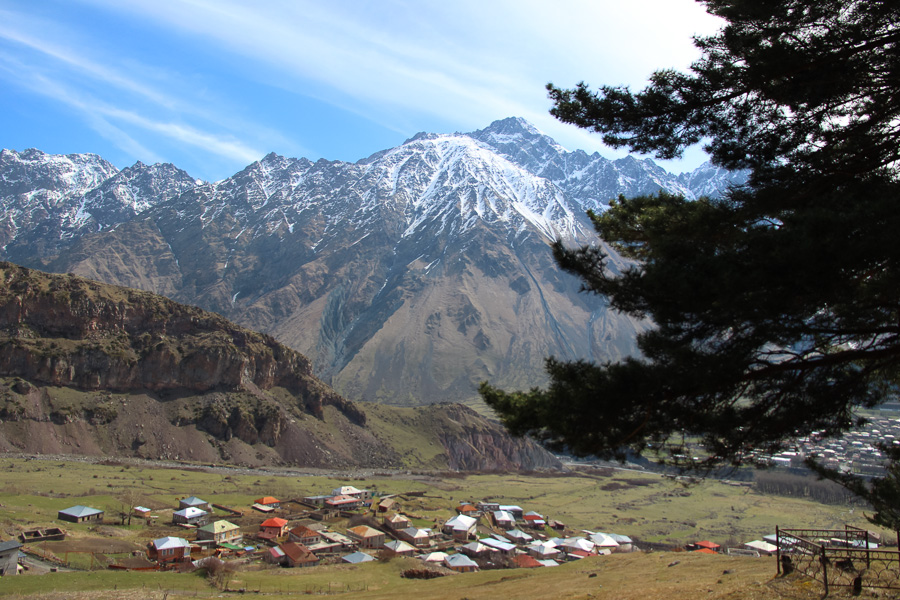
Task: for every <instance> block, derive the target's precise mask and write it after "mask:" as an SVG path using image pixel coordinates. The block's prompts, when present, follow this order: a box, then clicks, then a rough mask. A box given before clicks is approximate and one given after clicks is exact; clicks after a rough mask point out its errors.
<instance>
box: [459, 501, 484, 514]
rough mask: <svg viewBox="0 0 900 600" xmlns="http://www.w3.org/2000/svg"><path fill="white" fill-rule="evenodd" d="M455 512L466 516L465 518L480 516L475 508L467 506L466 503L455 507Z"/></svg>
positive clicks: (479, 512)
mask: <svg viewBox="0 0 900 600" xmlns="http://www.w3.org/2000/svg"><path fill="white" fill-rule="evenodd" d="M456 512H457V513H458V514H461V515H466V516H467V517H479V516H481V511H479V510H478V509H477V508H475V507H474V506H472V505H471V504H469V503H468V502H464V503H463V504H460V505H459V506H457V507H456Z"/></svg>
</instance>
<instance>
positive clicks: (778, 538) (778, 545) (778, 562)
mask: <svg viewBox="0 0 900 600" xmlns="http://www.w3.org/2000/svg"><path fill="white" fill-rule="evenodd" d="M775 559H776V560H775V564H776V565H777V567H776V568H777V570H776V571H775V574H776V575H781V534H780V533H779V531H778V525H776V526H775Z"/></svg>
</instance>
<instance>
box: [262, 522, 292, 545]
mask: <svg viewBox="0 0 900 600" xmlns="http://www.w3.org/2000/svg"><path fill="white" fill-rule="evenodd" d="M287 524H288V522H287V521H286V520H285V519H281V518H278V517H272V518H271V519H266V520H265V521H263V522H262V523H260V524H259V533H257V534H256V537H258V538H259V539H262V540H267V541H272V540H274V539H275V538H280V537H281V536H283V535H284V532H285V531H286V530H287Z"/></svg>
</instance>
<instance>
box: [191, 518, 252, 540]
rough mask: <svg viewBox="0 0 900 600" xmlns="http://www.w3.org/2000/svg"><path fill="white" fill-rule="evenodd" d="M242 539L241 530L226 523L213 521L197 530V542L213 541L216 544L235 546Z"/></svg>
mask: <svg viewBox="0 0 900 600" xmlns="http://www.w3.org/2000/svg"><path fill="white" fill-rule="evenodd" d="M242 537H244V536H243V534H242V533H241V528H240V527H238V526H237V525H235V524H234V523H229V522H228V521H223V520H219V521H214V522H212V523H210V524H208V525H204V526H203V527H201V528H199V529H198V530H197V541H205V540H209V541H213V542H215V543H217V544H223V543H224V544H237V543H238V542H240V541H241V538H242Z"/></svg>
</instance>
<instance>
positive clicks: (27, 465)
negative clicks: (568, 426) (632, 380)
mask: <svg viewBox="0 0 900 600" xmlns="http://www.w3.org/2000/svg"><path fill="white" fill-rule="evenodd" d="M347 483H349V484H352V485H355V486H357V487H361V488H363V487H364V488H370V489H376V490H378V492H380V493H382V494H386V493H394V494H408V493H410V492H417V493H420V494H422V495H421V496H409V495H407V496H406V497H405V499H404V500H403V501H402V506H403V510H404V511H405V512H407V513H408V514H411V515H413V516H414V517H415V519H414V521H415V522H416V524H418V525H420V526H431V525H433V524H434V523H435V522H440V521H443V520H444V519H446V518H448V517H449V516H451V515H453V514H455V511H454V510H453V509H454V508H455V506H457V505H458V504H459V503H460V502H461V501H464V500H473V501H477V500H482V499H493V500H495V501H498V502H500V503H505V504H518V505H519V506H521V507H522V508H524V509H525V510H526V511H528V510H536V511H538V512H541V513H542V514H545V515H546V516H548V517H550V518H553V519H558V520H561V521H563V522H565V523H566V524H567V525H568V526H569V528H570V529H572V530H575V531H578V530H580V529H591V530H595V531H607V532H615V533H621V534H625V535H629V536H631V537H633V538H636V539H638V540H640V541H641V542H645V543H646V542H653V543H656V544H666V545H669V546H671V547H672V548H675V547H678V546H681V545H683V544H684V543H686V542H690V541H698V540H701V539H710V540H713V541H716V542H717V543H720V544H722V545H738V544H741V543H743V542H747V541H750V540H753V539H759V538H760V537H762V536H763V535H765V534H768V533H772V532H773V531H774V529H775V526H776V525H778V526H781V527H816V528H838V527H843V526H844V524H851V525H857V526H863V527H865V526H867V522H866V521H865V519H864V517H863V515H862V514H861V513H860V511H859V510H852V509H850V508H849V507H844V506H828V505H821V504H816V503H813V502H808V501H803V500H796V499H788V498H780V497H774V496H767V495H763V494H758V493H756V492H754V491H753V490H752V489H751V488H749V487H747V486H746V485H736V484H728V483H725V482H717V481H705V482H700V483H695V484H692V485H685V484H684V483H682V482H678V481H675V480H673V479H670V478H664V477H660V476H658V475H653V474H646V473H640V472H633V471H621V470H593V471H584V472H577V473H571V474H567V475H560V476H537V475H520V474H510V475H499V474H483V475H466V476H463V475H459V474H444V475H443V476H439V475H431V474H415V473H409V472H404V473H380V474H375V475H372V474H368V475H367V476H365V477H361V476H359V475H358V474H355V475H351V474H348V475H347V476H346V477H337V476H333V475H327V474H319V475H304V476H298V475H297V474H283V473H281V472H278V471H275V470H273V471H271V472H265V473H257V472H252V473H251V472H246V471H238V470H233V471H231V470H227V471H226V470H219V471H208V470H204V469H203V468H201V467H200V466H191V465H185V466H183V467H181V468H158V467H151V466H147V465H146V464H138V463H129V464H125V463H118V462H115V463H113V462H111V463H108V464H91V463H85V462H62V461H59V460H56V461H53V460H42V459H41V460H38V459H22V458H4V459H0V490H2V492H0V539H9V538H11V537H14V536H17V535H18V533H19V532H20V531H22V530H24V529H29V528H35V527H47V526H59V525H63V526H64V528H65V529H66V530H67V531H68V532H69V536H68V537H67V540H66V543H68V542H70V541H73V542H77V541H78V540H82V541H88V540H90V541H92V543H99V542H97V540H110V542H109V543H110V544H112V545H111V546H110V547H109V548H108V549H106V550H104V551H106V552H110V553H112V552H113V551H115V552H119V551H122V550H123V549H124V550H125V551H127V549H128V548H135V549H139V548H142V547H143V546H144V545H145V544H146V543H147V541H148V540H150V539H153V538H155V537H161V536H164V535H184V533H179V532H180V531H181V532H183V530H176V529H174V528H172V527H171V526H168V525H167V524H166V522H165V521H166V515H167V514H168V513H167V512H166V511H171V510H172V509H174V508H175V507H176V506H177V499H178V498H181V497H185V496H188V495H198V496H200V497H202V498H204V499H206V500H209V501H212V502H216V503H219V504H224V505H227V506H232V507H235V508H239V509H243V510H246V509H247V508H248V507H249V505H250V504H251V503H252V502H253V500H254V499H255V498H258V497H259V496H262V495H274V496H277V497H281V498H282V499H285V498H297V497H301V496H305V495H315V494H322V493H327V492H329V491H330V490H331V489H333V488H335V487H337V486H338V485H341V484H347ZM129 500H136V501H137V503H139V504H143V505H145V506H149V507H151V508H154V509H156V510H157V511H158V513H159V514H160V523H159V524H158V525H153V526H149V527H148V526H146V525H145V524H144V522H143V521H141V520H138V519H135V520H134V522H133V524H132V525H131V526H129V527H123V526H120V525H118V515H119V512H120V511H121V510H122V509H123V507H125V506H127V501H129ZM75 504H86V505H89V506H93V507H96V508H101V509H104V510H106V511H107V518H106V523H105V524H103V525H97V524H71V523H60V522H59V521H57V520H56V513H57V511H59V510H60V509H63V508H67V507H69V506H72V505H75ZM251 515H252V516H251V517H250V519H251V520H252V519H257V520H262V518H263V517H262V516H259V515H256V514H255V513H252V511H251ZM247 523H249V521H246V522H244V523H242V525H243V526H245V527H246V528H247V530H248V531H253V530H255V526H254V525H252V524H251V525H247ZM336 525H337V526H340V524H336ZM187 537H191V536H190V535H188V536H187ZM888 539H890V538H888ZM113 542H115V544H113ZM54 544H56V545H55V546H54ZM129 544H130V546H129ZM113 546H114V547H113ZM67 548H70V547H68V546H65V545H63V543H59V542H48V543H46V544H43V545H39V548H38V549H44V550H46V551H50V552H53V553H54V554H55V555H57V556H60V558H61V557H62V556H61V553H62V552H63V551H64V550H65V549H67ZM68 558H69V561H70V565H72V566H76V567H82V568H87V567H90V566H91V564H90V563H89V562H88V563H85V561H89V560H90V558H89V556H88V555H78V554H77V553H76V554H73V555H71V556H68ZM410 560H411V559H410ZM674 560H677V561H679V564H678V565H675V566H673V567H669V566H668V564H669V563H671V562H673V561H674ZM717 561H721V562H717ZM418 564H419V563H418V561H415V562H412V563H410V562H409V561H408V560H406V559H402V560H401V559H395V560H393V561H390V562H388V563H384V564H368V565H362V566H349V565H334V566H322V567H314V568H311V569H300V570H285V569H263V570H254V571H240V572H238V573H234V574H231V575H229V576H228V577H227V580H226V581H221V580H220V581H219V583H220V584H225V585H227V587H228V588H229V589H241V588H243V589H246V590H247V591H253V592H257V591H259V592H263V593H266V594H267V595H268V594H271V595H272V596H270V597H280V596H282V595H284V596H285V597H286V596H287V595H290V594H297V593H304V594H305V593H310V594H321V593H331V594H352V595H353V597H354V598H373V599H374V598H392V600H393V599H395V598H397V597H398V595H400V596H399V597H406V596H407V595H409V596H416V597H419V598H422V599H426V598H441V599H442V598H453V599H456V600H458V599H461V598H468V599H470V600H475V599H476V598H492V599H495V598H497V597H500V598H507V597H510V598H511V597H528V598H588V597H593V598H653V597H660V598H663V597H665V598H679V597H684V598H687V597H689V596H691V597H695V596H696V594H698V593H699V594H701V595H703V596H704V597H708V598H754V597H759V598H769V597H780V596H777V595H773V594H776V593H777V594H780V593H789V594H794V595H789V596H785V597H794V598H804V597H806V596H803V595H797V594H800V593H801V592H802V593H805V592H803V590H805V589H806V588H808V587H809V585H807V584H803V583H802V582H801V581H799V580H798V581H792V582H786V581H782V580H778V581H772V577H773V576H774V573H775V564H774V560H773V559H767V558H761V559H747V558H731V557H717V556H712V557H703V556H698V555H694V554H688V553H678V554H674V553H671V552H655V553H650V554H644V553H638V554H634V555H613V556H608V557H599V558H596V559H590V560H587V561H581V562H578V563H570V564H567V565H563V566H560V567H556V568H553V569H537V570H503V571H489V572H483V573H478V574H466V575H453V576H449V577H444V578H441V579H438V580H431V581H412V580H406V579H402V578H401V577H400V576H399V573H400V571H402V570H404V569H406V568H409V567H410V565H418ZM726 570H727V571H732V573H731V574H729V576H728V577H723V576H722V574H723V571H726ZM589 575H593V576H590V577H589ZM779 586H780V587H779ZM813 587H815V586H813ZM782 588H783V589H782ZM633 590H641V591H633ZM666 590H683V591H684V596H679V595H674V596H673V595H671V594H668V593H664V592H665V591H666ZM739 590H743V591H744V592H746V593H750V592H751V591H753V590H756V591H755V592H753V593H754V594H757V595H740V594H739V593H738V591H739ZM167 591H169V592H172V594H175V595H176V596H177V595H178V594H181V595H184V594H187V595H190V596H195V595H197V597H215V596H217V595H218V594H220V593H221V591H220V590H219V589H218V588H216V587H213V586H211V584H210V582H209V581H208V580H207V579H206V577H204V576H202V575H196V574H193V575H176V574H173V573H134V572H132V573H120V572H110V571H92V572H76V573H54V574H49V575H43V576H32V575H25V576H22V577H7V578H4V579H2V580H0V596H9V597H13V598H16V597H20V598H47V599H50V598H63V597H66V598H79V597H84V598H92V599H93V598H99V597H103V598H106V597H109V598H132V597H134V598H139V597H160V598H162V597H164V596H165V594H166V592H167ZM80 593H83V594H84V595H83V596H79V595H78V594H80ZM818 593H819V595H821V590H820V589H819V590H818ZM657 594H658V595H657ZM692 594H693V595H692ZM170 597H173V596H170Z"/></svg>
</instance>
